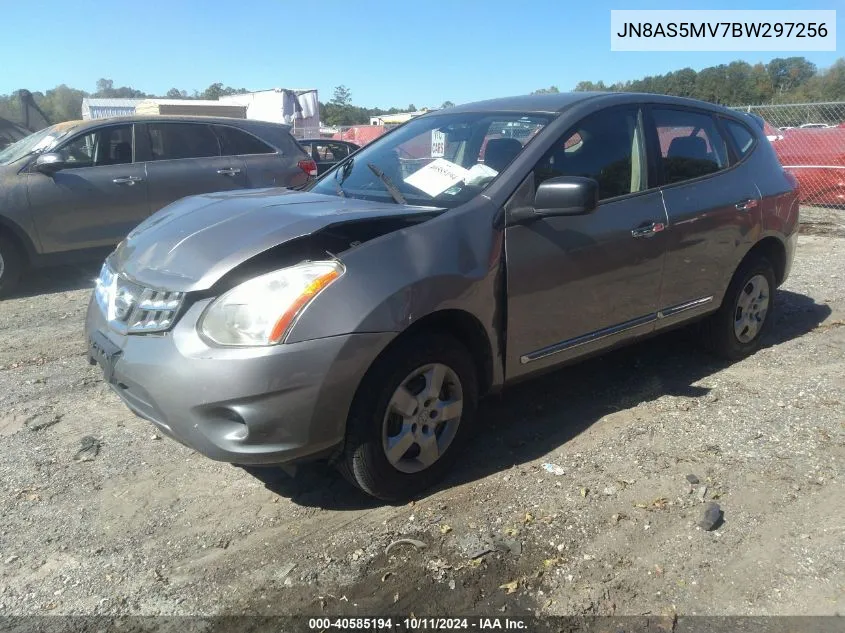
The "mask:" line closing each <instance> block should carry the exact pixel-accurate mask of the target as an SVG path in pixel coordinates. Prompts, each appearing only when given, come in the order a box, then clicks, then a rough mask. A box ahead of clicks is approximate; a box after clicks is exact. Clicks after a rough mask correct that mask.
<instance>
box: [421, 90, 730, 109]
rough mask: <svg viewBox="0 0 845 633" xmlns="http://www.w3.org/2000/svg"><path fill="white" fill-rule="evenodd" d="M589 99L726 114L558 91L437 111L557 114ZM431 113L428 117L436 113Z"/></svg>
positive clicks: (644, 97)
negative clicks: (640, 103) (632, 102)
mask: <svg viewBox="0 0 845 633" xmlns="http://www.w3.org/2000/svg"><path fill="white" fill-rule="evenodd" d="M591 99H596V100H599V99H600V100H601V101H603V102H605V103H607V102H625V101H627V102H631V101H640V102H651V103H674V104H678V105H688V106H695V107H699V108H707V109H711V110H718V111H724V112H730V111H729V110H728V109H727V108H725V107H723V106H719V105H715V104H712V103H707V102H706V101H699V100H697V99H687V98H685V97H673V96H668V95H657V94H649V93H637V92H560V93H555V94H540V95H522V96H519V97H504V98H501V99H488V100H486V101H476V102H474V103H465V104H462V105H459V106H455V107H453V108H449V109H448V110H441V111H439V112H550V113H552V112H560V111H561V110H565V109H566V108H569V107H570V106H573V105H575V104H577V103H580V102H582V101H587V100H591ZM437 113H438V112H431V113H429V114H437Z"/></svg>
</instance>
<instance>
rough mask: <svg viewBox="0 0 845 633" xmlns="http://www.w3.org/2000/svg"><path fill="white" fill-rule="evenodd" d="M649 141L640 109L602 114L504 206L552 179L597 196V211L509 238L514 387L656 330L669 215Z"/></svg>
mask: <svg viewBox="0 0 845 633" xmlns="http://www.w3.org/2000/svg"><path fill="white" fill-rule="evenodd" d="M644 139H645V135H644V124H643V120H642V116H641V113H640V111H639V108H638V107H636V106H625V107H616V108H610V109H605V110H601V111H599V112H596V113H594V114H592V115H590V116H588V117H586V118H584V119H583V120H582V121H581V122H579V123H578V124H576V126H575V127H574V128H573V129H570V130H569V131H568V132H566V133H565V134H564V135H563V136H562V137H561V138H560V139H559V140H558V141H557V142H556V143H555V145H554V146H552V148H551V149H550V150H549V151H548V152H547V154H546V155H545V156H544V157H543V158H542V159H541V160H540V162H539V163H538V164H537V166H536V167H535V169H534V172H533V174H534V175H533V180H532V179H531V176H529V179H528V180H526V181H525V182H524V183H523V185H522V186H521V187H520V188H519V190H518V191H517V192H516V193H515V194H514V196H513V198H512V200H511V201H509V202H508V207H509V208H510V207H511V206H515V207H519V206H524V205H526V204H527V205H530V204H533V200H534V192H535V191H536V187H537V185H539V184H540V183H541V182H542V181H544V180H546V179H548V178H552V177H556V176H586V177H589V178H593V179H594V180H596V181H597V182H598V183H599V189H600V197H601V200H600V203H599V206H598V208H597V209H596V210H595V211H593V212H592V213H589V214H586V215H581V216H567V217H547V218H541V219H539V220H536V221H534V222H531V223H529V224H524V225H515V226H509V227H508V228H507V229H506V230H505V249H506V258H507V259H506V261H507V292H508V307H507V321H508V322H507V361H506V363H507V366H506V374H507V376H508V379H511V378H516V377H518V376H521V375H524V374H528V373H532V372H533V371H535V370H539V369H543V368H546V367H549V366H552V365H555V364H557V363H559V362H562V361H565V360H568V359H570V358H573V357H575V356H579V355H581V354H584V353H587V352H591V351H595V350H598V349H601V348H603V347H606V346H608V345H612V344H614V343H618V342H620V341H622V340H625V339H627V338H630V337H632V336H636V335H640V334H646V333H648V332H650V331H652V330H653V328H654V322H655V321H656V318H657V316H656V312H657V304H658V299H659V296H660V282H661V278H662V274H663V261H664V255H665V249H666V236H665V232H664V229H665V224H666V212H665V210H664V208H663V202H662V199H661V196H660V191H659V190H658V189H657V188H652V187H651V186H650V182H649V174H648V169H647V160H646V151H645V149H646V148H645V140H644ZM501 140H503V141H504V140H510V139H501ZM500 145H501V148H506V145H505V144H504V143H501V144H500V143H499V142H497V143H496V144H495V145H494V142H493V140H491V141H490V143H489V144H488V147H487V151H486V152H485V160H486V162H487V163H488V164H492V163H496V164H497V165H498V164H499V163H500V162H504V160H501V161H500V156H499V155H500V153H501V152H502V149H500ZM494 149H495V151H494Z"/></svg>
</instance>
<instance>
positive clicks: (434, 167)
mask: <svg viewBox="0 0 845 633" xmlns="http://www.w3.org/2000/svg"><path fill="white" fill-rule="evenodd" d="M467 174H469V170H468V169H464V168H463V167H461V166H460V165H456V164H455V163H453V162H451V161H448V160H446V159H445V158H438V159H437V160H433V161H431V162H430V163H429V164H428V165H426V166H425V167H423V168H422V169H418V170H417V171H415V172H414V173H413V174H411V175H410V176H408V177H407V178H405V182H407V183H408V184H409V185H411V186H412V187H416V188H417V189H419V190H420V191H423V192H425V193H427V194H428V195H430V196H431V197H432V198H434V197H436V196H439V195H440V194H441V193H443V192H444V191H446V190H447V189H448V188H449V187H451V186H452V185H456V184H457V183H459V182H461V181H462V180H464V179H465V178H466V177H467Z"/></svg>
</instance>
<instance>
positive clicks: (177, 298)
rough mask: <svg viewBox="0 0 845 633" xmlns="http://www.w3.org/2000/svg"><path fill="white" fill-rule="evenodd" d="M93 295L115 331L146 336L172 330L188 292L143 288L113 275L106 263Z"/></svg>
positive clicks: (117, 275) (119, 275) (120, 276)
mask: <svg viewBox="0 0 845 633" xmlns="http://www.w3.org/2000/svg"><path fill="white" fill-rule="evenodd" d="M94 296H95V297H96V299H97V303H98V304H99V305H100V308H101V309H102V310H103V312H104V313H105V315H106V318H107V319H108V321H109V325H111V326H112V327H113V328H114V329H115V330H117V331H119V332H122V333H127V334H145V333H150V332H164V331H166V330H168V329H170V327H171V326H172V325H173V322H174V320H175V319H176V317H177V315H178V312H179V308H180V306H181V305H182V300H183V299H184V297H185V293H183V292H171V291H168V290H161V289H156V288H149V287H147V286H143V285H141V284H139V283H137V282H134V281H131V280H129V279H126V278H125V277H124V276H123V275H121V274H116V273H114V272H113V271H112V270H111V268H110V266H109V265H108V263H105V264H103V268H102V269H101V270H100V276H99V278H98V279H97V285H96V288H95V289H94Z"/></svg>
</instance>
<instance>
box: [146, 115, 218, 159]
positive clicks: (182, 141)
mask: <svg viewBox="0 0 845 633" xmlns="http://www.w3.org/2000/svg"><path fill="white" fill-rule="evenodd" d="M147 132H148V134H149V136H150V152H151V153H152V159H153V160H174V159H180V158H207V157H210V156H220V144H219V143H218V142H217V137H216V136H215V135H214V132H212V131H211V128H210V127H209V126H208V125H203V124H198V123H149V124H148V125H147Z"/></svg>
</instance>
